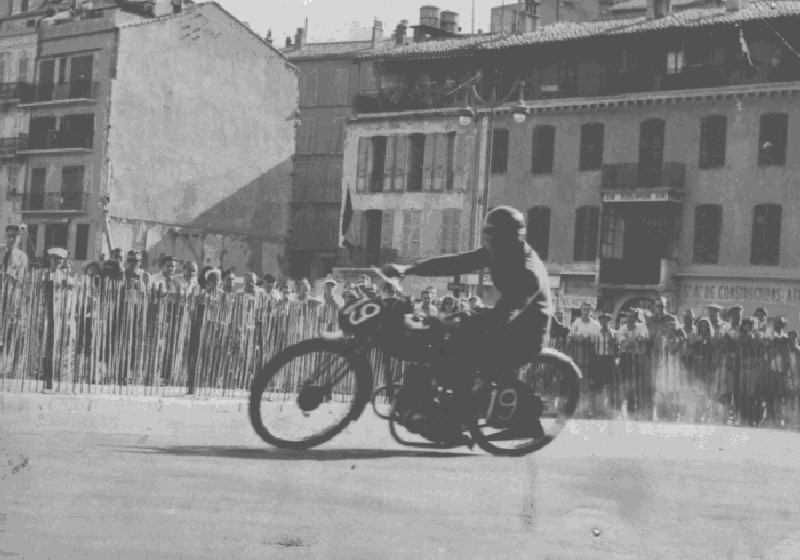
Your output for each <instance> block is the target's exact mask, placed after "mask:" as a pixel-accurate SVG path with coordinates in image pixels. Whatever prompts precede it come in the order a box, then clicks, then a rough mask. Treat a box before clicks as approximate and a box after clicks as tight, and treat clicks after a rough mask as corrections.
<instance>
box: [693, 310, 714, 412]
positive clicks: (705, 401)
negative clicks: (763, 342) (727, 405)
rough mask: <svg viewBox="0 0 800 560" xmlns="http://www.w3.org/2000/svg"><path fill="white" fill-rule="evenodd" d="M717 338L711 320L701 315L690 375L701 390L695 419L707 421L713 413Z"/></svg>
mask: <svg viewBox="0 0 800 560" xmlns="http://www.w3.org/2000/svg"><path fill="white" fill-rule="evenodd" d="M718 341H719V339H717V338H716V337H715V336H714V330H713V327H712V325H711V320H710V319H709V318H707V317H701V318H700V320H699V321H697V336H696V338H695V341H694V345H693V348H692V350H693V357H694V364H693V367H692V376H693V381H694V384H696V385H697V386H699V387H700V388H701V389H702V390H701V392H700V394H699V395H698V397H699V406H698V408H697V412H696V416H695V421H696V422H707V421H708V420H709V419H710V418H712V415H713V410H712V407H713V401H712V400H711V399H710V398H709V397H713V396H715V395H716V392H717V370H718V366H719V344H718Z"/></svg>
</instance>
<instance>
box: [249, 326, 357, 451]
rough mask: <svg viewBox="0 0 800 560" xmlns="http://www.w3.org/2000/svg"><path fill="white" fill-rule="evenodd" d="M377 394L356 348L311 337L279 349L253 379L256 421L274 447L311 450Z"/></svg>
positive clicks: (252, 409)
mask: <svg viewBox="0 0 800 560" xmlns="http://www.w3.org/2000/svg"><path fill="white" fill-rule="evenodd" d="M371 394H372V370H371V369H370V367H369V364H368V363H367V361H366V360H365V359H364V358H363V356H362V355H361V354H360V353H358V352H356V350H355V348H354V347H353V346H351V345H348V344H347V343H345V342H341V341H331V340H325V339H312V340H305V341H303V342H300V343H298V344H295V345H293V346H290V347H289V348H287V349H286V350H284V351H282V352H280V353H278V354H277V355H276V356H275V357H274V358H273V359H272V360H270V361H269V362H268V363H267V364H266V365H265V366H264V367H263V368H262V369H261V371H259V373H258V374H257V375H256V376H255V378H254V379H253V383H252V385H251V387H250V407H249V413H250V423H251V424H252V425H253V429H254V430H255V432H256V433H257V434H258V435H259V437H261V439H263V440H264V441H265V442H267V443H269V444H270V445H274V446H275V447H279V448H282V449H296V450H302V449H310V448H312V447H315V446H317V445H321V444H323V443H325V442H327V441H330V440H331V439H333V438H334V437H335V436H336V435H338V434H339V433H341V431H342V430H344V429H345V427H347V425H348V424H349V423H350V422H352V421H353V420H355V419H357V418H358V417H359V416H360V414H361V413H362V412H363V410H364V408H365V407H366V405H367V403H368V402H369V398H370V395H371Z"/></svg>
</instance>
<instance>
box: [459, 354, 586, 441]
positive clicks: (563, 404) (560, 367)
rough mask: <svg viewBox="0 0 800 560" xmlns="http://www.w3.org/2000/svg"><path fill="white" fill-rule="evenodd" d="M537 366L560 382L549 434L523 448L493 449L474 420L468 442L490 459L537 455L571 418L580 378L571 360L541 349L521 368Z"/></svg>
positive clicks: (579, 372)
mask: <svg viewBox="0 0 800 560" xmlns="http://www.w3.org/2000/svg"><path fill="white" fill-rule="evenodd" d="M539 364H541V365H545V366H549V367H551V368H554V370H555V371H557V372H558V374H559V375H560V378H561V383H560V386H559V392H560V393H561V395H560V396H559V399H561V398H562V397H563V401H560V400H559V399H556V402H558V404H559V405H560V406H559V411H558V414H557V416H556V417H555V418H556V421H555V423H554V425H555V429H554V430H552V433H545V434H544V437H542V438H539V439H535V440H532V441H531V442H530V443H528V444H527V445H523V446H520V447H514V448H511V449H506V448H502V447H498V446H496V445H494V443H492V441H491V439H489V436H487V435H486V434H484V432H483V431H482V429H481V428H482V426H481V425H480V424H479V422H480V420H479V419H478V418H474V419H473V420H472V421H471V422H470V433H471V435H472V439H473V440H474V441H475V443H476V444H477V445H478V447H480V448H481V449H483V450H484V451H486V452H488V453H491V454H492V455H501V456H506V457H521V456H523V455H528V454H530V453H534V452H536V451H539V450H540V449H542V448H543V447H545V446H546V445H548V444H549V443H550V442H552V441H553V440H554V439H555V438H556V437H557V436H558V435H559V434H560V433H561V431H562V430H563V428H564V426H565V425H566V422H567V421H568V420H569V419H570V418H572V415H573V414H574V412H575V408H576V407H577V405H578V399H579V396H580V380H581V378H582V377H583V376H582V375H581V371H580V369H579V368H578V366H577V365H576V364H575V362H574V361H573V360H572V358H570V357H569V356H567V355H566V354H563V353H561V352H558V351H556V350H552V349H550V348H545V349H543V350H542V353H541V354H539V355H538V356H536V357H534V358H533V359H532V360H530V361H529V362H528V363H527V364H526V365H525V366H523V367H525V368H528V367H530V366H532V365H539ZM520 369H521V368H520ZM536 371H539V368H537V370H536ZM548 417H550V416H548Z"/></svg>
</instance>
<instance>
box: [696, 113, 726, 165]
mask: <svg viewBox="0 0 800 560" xmlns="http://www.w3.org/2000/svg"><path fill="white" fill-rule="evenodd" d="M727 127H728V119H727V118H725V117H723V116H721V115H711V116H708V117H703V120H701V121H700V169H716V168H719V167H725V143H726V134H727V132H726V130H727Z"/></svg>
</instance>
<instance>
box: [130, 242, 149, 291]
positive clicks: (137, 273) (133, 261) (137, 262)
mask: <svg viewBox="0 0 800 560" xmlns="http://www.w3.org/2000/svg"><path fill="white" fill-rule="evenodd" d="M141 265H142V254H141V253H140V252H139V251H128V258H127V260H126V261H125V280H126V281H127V282H128V283H129V284H130V283H133V284H134V285H136V284H138V285H139V286H141V287H143V286H144V285H146V283H147V280H148V275H147V273H146V272H145V271H144V270H142V267H141Z"/></svg>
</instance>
